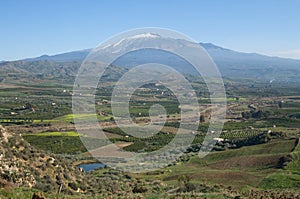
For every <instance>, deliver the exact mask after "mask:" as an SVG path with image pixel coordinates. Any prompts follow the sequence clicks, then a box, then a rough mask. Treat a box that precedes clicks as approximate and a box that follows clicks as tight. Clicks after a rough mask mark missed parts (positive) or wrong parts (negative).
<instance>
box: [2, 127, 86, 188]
mask: <svg viewBox="0 0 300 199" xmlns="http://www.w3.org/2000/svg"><path fill="white" fill-rule="evenodd" d="M0 143H1V144H0V181H1V182H0V187H5V186H13V187H20V186H25V187H29V188H32V187H34V188H37V189H40V190H42V191H55V190H58V188H59V187H60V185H61V184H62V185H63V187H64V190H65V191H72V188H71V187H69V184H72V183H78V182H81V181H82V180H83V178H84V174H83V173H82V172H80V171H79V169H78V168H77V167H74V166H73V165H71V163H70V162H67V161H66V160H63V159H61V158H58V157H56V156H55V155H51V154H50V155H49V154H47V153H45V152H43V151H40V150H38V149H35V148H34V147H32V146H31V145H30V144H29V143H27V142H26V141H25V140H24V139H23V138H22V137H21V136H20V135H17V134H14V133H11V132H8V131H7V130H6V129H5V128H4V127H3V126H1V125H0Z"/></svg>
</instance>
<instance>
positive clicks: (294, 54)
mask: <svg viewBox="0 0 300 199" xmlns="http://www.w3.org/2000/svg"><path fill="white" fill-rule="evenodd" d="M269 54H271V55H272V56H278V57H285V58H292V59H300V49H294V50H287V51H278V52H272V53H269Z"/></svg>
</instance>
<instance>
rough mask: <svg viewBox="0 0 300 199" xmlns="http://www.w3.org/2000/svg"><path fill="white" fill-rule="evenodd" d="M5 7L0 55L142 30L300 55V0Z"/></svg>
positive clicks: (50, 50)
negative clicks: (171, 31)
mask: <svg viewBox="0 0 300 199" xmlns="http://www.w3.org/2000/svg"><path fill="white" fill-rule="evenodd" d="M0 9H1V11H0V26H1V29H0V45H1V47H0V60H15V59H22V58H27V57H36V56H40V55H43V54H50V55H51V54H57V53H61V52H67V51H72V50H80V49H85V48H93V47H96V46H97V45H98V44H99V43H100V42H102V41H103V40H105V39H107V38H108V37H111V36H112V35H114V34H117V33H119V32H122V31H126V30H128V29H132V28H141V27H162V28H170V29H174V30H177V31H179V32H182V33H184V34H186V35H188V36H190V37H192V38H193V39H195V40H197V41H199V42H211V43H214V44H217V45H220V46H223V47H226V48H230V49H234V50H238V51H243V52H257V53H262V54H267V55H277V56H284V57H295V58H299V59H300V12H299V9H300V1H298V0H251V1H246V0H245V1H241V0H223V1H222V0H218V1H217V0H207V1H204V0H189V1H188V0H187V1H184V0H181V1H179V0H178V1H176V0H149V1H146V0H106V1H105V0H95V1H92V0H86V1H84V0H81V1H79V0H48V1H47V0H26V1H23V0H19V1H18V0H6V1H5V0H4V1H1V2H0Z"/></svg>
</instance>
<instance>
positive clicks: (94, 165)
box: [77, 163, 106, 172]
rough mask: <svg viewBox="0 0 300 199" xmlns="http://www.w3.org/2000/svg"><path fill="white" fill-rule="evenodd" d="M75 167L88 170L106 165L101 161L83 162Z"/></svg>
mask: <svg viewBox="0 0 300 199" xmlns="http://www.w3.org/2000/svg"><path fill="white" fill-rule="evenodd" d="M77 167H79V168H82V169H83V171H84V172H89V171H93V170H95V169H98V168H106V165H105V164H102V163H84V164H79V165H77Z"/></svg>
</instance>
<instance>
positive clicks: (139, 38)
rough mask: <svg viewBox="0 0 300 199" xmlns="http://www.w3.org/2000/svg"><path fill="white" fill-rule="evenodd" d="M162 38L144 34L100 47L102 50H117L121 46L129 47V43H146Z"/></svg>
mask: <svg viewBox="0 0 300 199" xmlns="http://www.w3.org/2000/svg"><path fill="white" fill-rule="evenodd" d="M158 38H161V36H160V35H159V34H156V33H142V34H137V35H134V36H130V37H127V38H123V39H120V40H119V41H116V42H114V43H110V44H106V45H104V47H100V49H103V50H104V49H108V48H112V47H113V48H116V47H119V46H120V45H122V44H124V43H126V45H128V42H130V41H133V42H145V41H146V40H148V39H150V40H151V39H158Z"/></svg>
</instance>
